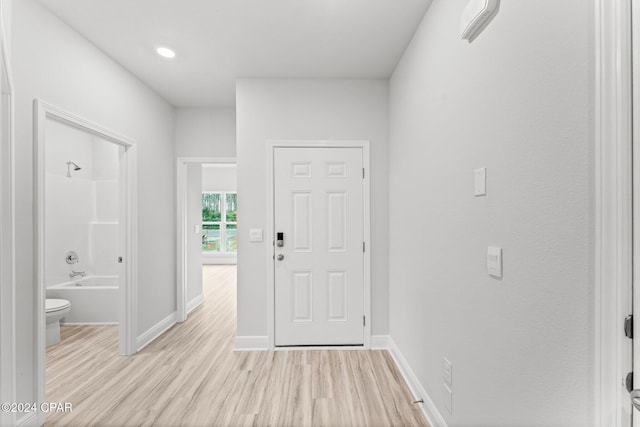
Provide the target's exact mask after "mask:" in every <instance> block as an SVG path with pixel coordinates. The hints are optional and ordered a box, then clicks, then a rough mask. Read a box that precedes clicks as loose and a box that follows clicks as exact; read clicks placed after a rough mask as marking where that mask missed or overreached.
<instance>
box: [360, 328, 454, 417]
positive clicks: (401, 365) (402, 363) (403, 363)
mask: <svg viewBox="0 0 640 427" xmlns="http://www.w3.org/2000/svg"><path fill="white" fill-rule="evenodd" d="M372 338H373V337H372ZM388 344H389V353H390V354H391V357H393V360H394V362H396V366H397V367H398V369H399V370H400V373H401V374H402V376H403V377H404V380H405V382H406V383H407V385H408V386H409V389H410V390H411V393H412V394H413V396H414V398H415V399H416V400H417V399H423V400H424V403H423V404H421V405H420V409H422V413H423V414H424V416H425V418H426V419H427V421H428V422H429V424H430V425H431V427H447V423H446V421H445V420H444V418H443V417H442V414H440V412H439V411H438V408H437V407H436V404H435V403H433V400H431V398H430V397H429V395H428V394H427V391H426V390H425V388H424V387H423V386H422V384H421V383H420V381H419V380H418V377H417V376H416V374H415V372H413V369H411V366H409V363H408V362H407V359H405V358H404V356H403V355H402V353H401V352H400V349H399V348H398V346H397V345H396V343H395V342H394V341H393V338H391V337H390V336H389V337H388Z"/></svg>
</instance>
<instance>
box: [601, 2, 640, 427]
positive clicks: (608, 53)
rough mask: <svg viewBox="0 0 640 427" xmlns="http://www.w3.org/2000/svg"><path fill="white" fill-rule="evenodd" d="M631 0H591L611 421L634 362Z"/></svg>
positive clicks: (623, 419)
mask: <svg viewBox="0 0 640 427" xmlns="http://www.w3.org/2000/svg"><path fill="white" fill-rule="evenodd" d="M634 1H635V0H634ZM630 4H631V2H630V0H595V48H596V51H595V65H596V69H595V89H596V93H595V180H594V184H595V224H594V225H595V254H594V255H595V271H594V275H595V289H594V294H595V295H594V299H595V307H594V309H595V325H594V326H595V337H594V338H595V343H594V349H595V355H594V365H595V372H594V391H595V396H594V401H595V402H594V403H595V404H594V416H595V420H594V424H595V425H598V426H611V427H622V426H628V425H629V421H630V410H631V409H630V402H629V395H628V394H627V391H626V389H625V388H624V386H623V385H622V384H623V378H624V377H625V376H626V374H627V372H629V370H630V369H631V340H629V339H627V338H626V337H625V336H624V333H623V323H622V322H623V319H624V318H625V317H626V316H627V315H628V314H629V313H630V306H631V289H632V263H633V260H632V253H633V252H632V219H633V214H632V188H633V187H632V175H633V168H632V162H631V153H632V149H631V147H632V144H631V138H632V118H631V105H632V103H631V101H632V92H631V91H632V80H631V78H632V76H631V10H630ZM636 155H637V153H636ZM636 317H638V318H639V319H638V320H640V316H636ZM638 320H636V322H635V327H636V329H635V330H636V331H639V330H640V325H639V324H638ZM636 377H638V375H637V376H636ZM637 384H638V379H637V380H636V387H637V386H638V385H637Z"/></svg>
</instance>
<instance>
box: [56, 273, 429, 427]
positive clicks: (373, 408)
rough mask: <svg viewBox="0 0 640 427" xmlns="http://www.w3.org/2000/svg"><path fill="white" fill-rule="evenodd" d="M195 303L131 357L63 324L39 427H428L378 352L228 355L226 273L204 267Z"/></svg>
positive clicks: (229, 287)
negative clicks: (63, 408)
mask: <svg viewBox="0 0 640 427" xmlns="http://www.w3.org/2000/svg"><path fill="white" fill-rule="evenodd" d="M204 278H205V303H204V304H203V305H202V306H201V307H199V308H197V309H196V310H194V311H193V312H192V313H191V314H190V315H189V319H188V320H187V321H186V322H184V323H181V324H178V325H176V326H174V327H173V328H172V329H170V330H169V331H168V332H167V333H165V334H164V335H163V336H161V337H160V338H158V339H157V340H156V341H154V342H153V343H151V344H150V345H149V346H147V347H146V348H145V349H143V350H142V351H141V352H140V353H138V354H137V355H135V356H130V357H121V356H118V355H117V353H118V331H117V327H116V326H63V327H62V342H61V343H60V344H57V345H55V346H52V347H49V348H48V349H47V371H46V375H47V402H70V403H72V404H73V412H71V413H66V414H50V415H49V416H48V417H47V422H46V424H45V425H46V426H83V427H84V426H139V425H145V426H151V425H153V426H292V427H304V426H327V427H329V426H331V427H333V426H402V427H409V426H428V424H427V422H426V421H425V419H424V417H423V415H422V413H421V412H420V410H419V409H418V408H417V407H416V406H415V405H412V404H411V395H410V393H409V391H408V389H407V387H406V385H405V383H404V382H403V380H402V377H401V376H400V373H399V372H398V370H397V369H396V367H395V365H394V364H393V361H392V359H391V357H390V356H389V354H388V353H387V352H386V351H345V350H308V351H275V352H274V351H262V352H234V351H233V339H234V335H235V330H236V319H235V307H236V268H235V266H207V267H205V270H204Z"/></svg>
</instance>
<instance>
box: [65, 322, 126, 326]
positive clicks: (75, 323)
mask: <svg viewBox="0 0 640 427" xmlns="http://www.w3.org/2000/svg"><path fill="white" fill-rule="evenodd" d="M117 324H118V322H69V323H67V322H64V323H62V322H60V326H82V325H85V326H113V325H117Z"/></svg>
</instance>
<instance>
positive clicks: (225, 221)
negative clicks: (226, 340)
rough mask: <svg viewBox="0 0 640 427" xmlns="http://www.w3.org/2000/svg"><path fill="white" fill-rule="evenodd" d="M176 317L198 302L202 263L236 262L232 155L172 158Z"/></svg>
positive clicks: (184, 315)
mask: <svg viewBox="0 0 640 427" xmlns="http://www.w3.org/2000/svg"><path fill="white" fill-rule="evenodd" d="M176 170H177V180H178V182H177V187H176V188H177V193H178V194H177V201H178V203H177V207H178V211H177V216H176V217H177V230H178V251H177V254H178V260H177V267H178V268H177V295H176V296H177V302H178V310H177V320H178V321H179V322H183V321H185V320H186V319H187V316H188V314H189V312H191V311H192V310H194V309H195V308H197V307H198V306H199V305H200V304H202V303H203V302H204V296H205V293H204V292H203V266H205V265H211V264H231V265H235V264H236V262H237V243H238V238H237V192H236V176H237V173H236V160H235V158H209V157H194V158H185V157H180V158H178V159H177V168H176Z"/></svg>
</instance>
